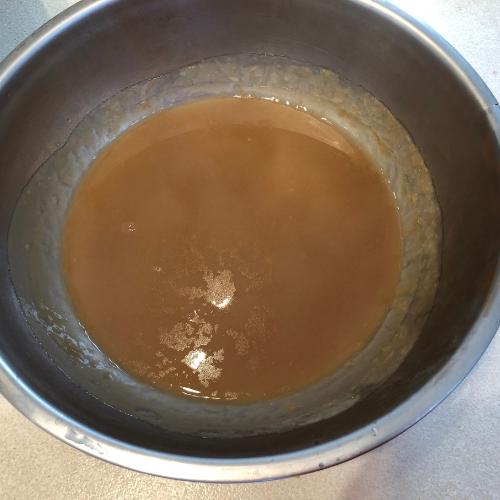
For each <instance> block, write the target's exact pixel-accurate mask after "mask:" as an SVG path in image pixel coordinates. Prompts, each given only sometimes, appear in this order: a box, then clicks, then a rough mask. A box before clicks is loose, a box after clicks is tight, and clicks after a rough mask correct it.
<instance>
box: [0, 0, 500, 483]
mask: <svg viewBox="0 0 500 500" xmlns="http://www.w3.org/2000/svg"><path fill="white" fill-rule="evenodd" d="M241 52H246V53H249V52H252V53H267V54H276V55H282V56H287V57H289V58H291V59H296V60H300V61H306V62H309V63H312V64H316V65H319V66H323V67H326V68H330V69H333V70H334V71H336V72H338V73H340V74H341V75H342V76H344V77H345V78H347V79H349V80H351V81H352V82H354V83H356V84H359V85H362V86H363V87H364V88H366V89H367V90H369V91H370V92H371V93H373V94H374V95H375V96H376V97H377V98H379V99H380V100H381V101H382V102H383V103H384V104H385V105H386V106H387V107H388V108H389V109H390V111H391V112H392V113H393V114H394V115H395V116H396V117H397V118H398V119H399V120H400V121H401V122H402V123H403V124H404V125H405V126H406V128H407V129H408V130H409V131H410V133H411V134H412V136H413V138H414V140H415V142H416V144H417V145H418V147H419V148H420V151H421V152H422V154H423V156H424V158H425V161H426V164H427V166H428V168H429V170H430V171H431V173H432V176H433V180H434V184H435V188H436V192H437V196H438V199H439V203H440V205H441V209H442V213H443V230H444V236H443V255H442V269H441V281H440V285H439V289H438V292H437V296H436V300H435V303H434V307H433V310H432V313H431V316H430V318H429V321H428V323H427V324H426V326H425V328H424V330H423V332H422V334H421V336H420V337H419V339H418V341H417V343H416V344H415V346H414V347H413V349H412V350H411V352H410V354H409V355H408V356H407V358H406V359H405V361H404V362H403V364H402V365H401V366H400V367H399V368H398V370H397V371H396V372H395V373H394V374H393V375H392V376H391V377H390V378H389V379H388V380H387V381H386V382H385V383H383V384H382V385H381V386H380V387H377V388H375V389H374V391H373V392H372V393H371V394H370V395H369V396H367V397H366V398H364V399H363V400H361V401H359V402H358V403H356V404H355V405H354V406H352V407H351V408H350V409H348V410H347V411H345V412H343V413H341V414H339V415H337V416H335V417H332V418H329V419H326V420H323V421H321V422H319V423H315V424H312V425H309V426H306V427H303V428H301V429H297V430H294V431H289V432H284V433H277V434H272V435H267V436H255V437H247V438H232V439H221V438H205V439H204V438H201V437H194V436H187V435H182V434H176V433H173V432H170V431H168V430H165V429H162V428H160V427H156V426H153V425H151V424H148V423H146V422H145V421H142V420H140V419H138V418H135V417H132V416H129V415H126V414H124V413H122V412H120V411H118V410H115V409H114V408H112V407H110V406H107V405H105V404H104V403H103V402H101V401H99V400H98V399H96V398H94V397H93V396H91V395H90V394H88V393H86V392H85V391H84V390H83V389H81V388H80V387H79V386H78V385H76V384H75V383H74V382H73V381H72V380H71V379H70V378H69V377H68V376H67V375H65V374H64V372H62V371H61V370H60V369H59V368H58V366H57V365H56V364H55V363H54V362H53V361H52V360H51V359H50V358H49V356H48V355H47V354H46V352H45V351H44V350H43V348H42V347H41V345H40V344H39V342H38V341H37V339H36V338H35V336H34V335H33V334H32V332H31V330H30V329H29V327H28V325H27V323H26V320H25V318H24V316H23V314H22V311H21V309H20V306H19V303H18V301H17V298H16V295H15V291H14V288H13V286H12V283H11V280H10V277H9V269H8V262H7V233H8V227H9V221H10V219H11V216H12V212H13V209H14V206H15V203H16V201H17V199H18V198H19V195H20V192H21V190H22V189H23V187H24V186H25V185H26V183H27V182H28V180H29V179H30V177H31V175H32V174H33V172H34V171H35V170H36V169H37V168H38V167H39V166H40V165H41V164H42V163H43V162H44V161H45V160H46V159H47V158H48V157H49V156H50V155H51V154H52V153H53V152H54V151H56V150H57V149H58V148H59V147H60V146H61V145H62V144H64V142H65V141H66V140H67V138H68V136H69V134H70V133H71V131H72V129H73V128H74V126H75V124H77V123H78V122H79V121H80V120H81V119H82V118H83V116H84V115H85V114H86V113H87V112H89V111H90V110H91V109H92V108H94V107H95V106H96V105H97V104H99V103H100V102H102V101H103V100H105V99H106V98H108V97H110V96H111V95H113V94H115V93H116V92H118V91H119V90H121V89H123V88H125V87H127V86H129V85H132V84H134V83H137V82H139V81H142V80H145V79H147V78H152V77H155V76H159V75H162V74H164V73H167V72H169V71H172V70H174V69H177V68H179V67H181V66H185V65H188V64H191V63H194V62H197V61H200V60H202V59H204V58H207V57H211V56H217V55H222V54H227V53H241ZM499 141H500V109H499V107H498V104H497V101H496V100H495V98H494V97H493V95H492V94H491V92H489V90H488V89H487V87H486V86H485V84H484V83H483V82H482V80H481V79H480V78H479V77H478V75H477V74H476V73H475V72H474V71H473V70H472V68H471V67H470V66H469V65H468V64H467V63H466V61H465V60H464V59H463V58H462V57H461V56H460V55H459V54H458V53H457V52H456V51H455V50H454V49H453V48H452V47H451V46H449V45H448V44H447V43H446V42H445V41H444V40H443V39H442V38H441V37H439V35H437V34H436V33H434V32H433V31H432V30H430V29H429V28H428V27H426V26H425V25H423V24H421V23H419V22H418V21H415V20H414V19H412V18H410V17H408V16H407V15H406V14H405V13H404V12H402V11H400V10H398V9H397V8H395V7H393V6H392V5H390V4H387V3H385V2H383V1H377V2H374V1H373V0H239V1H238V2H234V1H233V0H187V1H185V2H181V3H179V2H174V1H172V0H147V1H145V0H84V1H82V2H80V3H79V4H77V5H76V6H74V7H72V8H70V9H68V10H67V11H65V12H64V13H63V14H61V15H60V16H58V17H56V18H55V19H53V20H52V21H50V22H49V23H48V24H46V25H45V26H44V27H43V28H41V29H40V30H39V31H37V32H36V33H35V34H34V35H32V36H31V37H29V38H28V39H27V40H26V41H25V42H24V43H23V44H21V45H20V46H19V47H18V48H17V49H16V50H15V51H14V52H13V53H12V54H11V55H10V56H9V57H7V59H6V60H5V61H4V62H3V63H2V64H0V297H1V301H0V390H1V392H2V393H3V394H4V396H5V397H6V398H7V399H8V400H9V401H10V402H11V403H12V404H13V405H14V406H16V407H17V408H18V409H19V410H20V411H21V412H22V413H23V414H24V415H26V416H27V417H28V418H29V419H31V420H32V421H33V422H34V423H36V424H37V425H39V426H40V427H42V428H43V429H45V430H46V431H48V432H50V433H51V434H53V435H54V436H56V437H58V438H59V439H61V440H63V441H65V442H66V443H68V444H70V445H72V446H74V447H75V448H78V449H80V450H82V451H85V452H87V453H89V454H91V455H94V456H96V457H98V458H102V459H104V460H107V461H109V462H112V463H115V464H118V465H122V466H125V467H129V468H131V469H135V470H138V471H142V472H147V473H151V474H156V475H160V476H166V477H172V478H179V479H189V480H197V481H252V480H262V479H269V478H277V477H285V476H291V475H296V474H302V473H305V472H310V471H314V470H317V469H320V468H323V467H328V466H331V465H334V464H337V463H340V462H343V461H345V460H348V459H350V458H353V457H355V456H357V455H360V454H362V453H365V452H366V451H368V450H370V449H373V448H375V447H377V446H379V445H381V444H382V443H384V442H386V441H387V440H389V439H391V438H392V437H394V436H396V435H397V434H399V433H400V432H403V431H404V430H405V429H407V428H408V427H410V426H411V425H413V424H414V423H415V422H416V421H418V420H419V419H420V418H422V417H423V416H424V415H425V414H426V413H427V412H429V411H430V410H431V409H432V408H433V407H434V406H436V405H437V404H438V403H439V402H440V401H442V400H443V399H444V398H445V397H446V396H447V395H448V394H449V393H450V392H451V391H452V390H453V389H454V387H456V385H457V384H458V383H459V382H460V381H461V380H462V379H463V378H464V377H465V375H466V374H467V373H468V371H469V370H470V369H471V368H472V367H473V366H474V364H475V363H476V362H477V360H478V359H479V357H480V356H481V354H482V353H483V351H484V350H485V349H486V347H487V345H488V343H489V342H490V341H491V339H492V337H493V335H494V334H495V331H496V329H497V327H498V326H499V324H500V307H499V306H500V296H499V283H500V277H499V273H498V270H497V268H498V266H497V264H498V260H499V256H500V231H499V230H498V228H499V227H500V147H499Z"/></svg>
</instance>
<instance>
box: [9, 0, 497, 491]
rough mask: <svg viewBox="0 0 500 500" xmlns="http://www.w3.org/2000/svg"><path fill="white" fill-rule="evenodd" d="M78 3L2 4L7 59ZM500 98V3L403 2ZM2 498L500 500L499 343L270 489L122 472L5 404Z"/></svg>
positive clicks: (21, 0)
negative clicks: (334, 460)
mask: <svg viewBox="0 0 500 500" xmlns="http://www.w3.org/2000/svg"><path fill="white" fill-rule="evenodd" d="M74 3H76V2H75V1H74V0H0V59H2V58H3V57H5V56H6V55H7V54H8V53H9V52H10V51H11V50H12V49H13V48H14V47H15V46H16V45H17V44H18V43H19V42H21V41H22V40H23V39H24V38H25V37H26V36H27V35H29V34H30V33H31V32H32V31H33V30H35V29H36V28H37V27H39V26H40V25H42V24H43V23H44V22H46V21H47V20H48V19H50V18H51V17H52V16H54V15H56V14H57V13H58V12H60V11H61V10H63V9H64V8H66V7H67V6H69V5H71V4H74ZM394 3H396V4H398V5H400V6H402V7H403V8H405V9H406V10H408V11H409V12H410V13H411V14H413V15H415V16H416V17H419V18H420V19H422V20H424V21H425V22H426V23H427V24H429V25H430V26H432V27H433V28H434V29H436V30H437V31H438V32H439V33H440V34H441V35H443V36H444V37H445V38H446V39H447V40H448V41H449V42H451V43H452V44H453V45H454V46H455V48H457V49H458V50H459V51H460V52H461V53H462V54H463V55H464V56H465V57H466V59H468V61H469V62H470V63H471V64H472V66H473V67H474V68H475V69H476V71H477V72H478V73H479V74H480V75H481V77H482V78H483V79H484V80H485V81H486V83H487V84H488V85H489V86H490V88H491V90H492V91H493V93H494V94H495V95H496V96H500V0H396V1H395V2H394ZM0 423H1V426H2V432H1V433H0V499H16V500H23V499H29V500H34V499H50V500H58V499H134V500H135V499H153V500H156V499H187V498H193V499H197V500H202V499H212V498H213V499H221V500H225V499H242V500H246V499H248V500H260V499H262V500H263V499H272V500H280V499H287V500H290V499H314V500H327V499H328V500H336V499H342V500H344V499H345V500H353V499H354V500H356V499H370V500H372V499H380V500H386V499H390V498H397V499H399V498H401V499H405V500H411V499H418V500H422V499H442V498H450V499H451V498H453V499H467V500H471V499H476V498H477V499H481V500H483V499H500V335H498V334H497V336H496V337H495V339H494V340H493V342H492V343H491V345H490V347H489V348H488V350H487V351H486V353H485V354H484V355H483V357H482V358H481V360H480V361H479V363H478V364H477V365H476V367H475V368H474V369H473V370H472V372H471V373H470V374H469V376H468V377H467V378H466V379H465V381H464V382H462V384H461V385H460V386H459V387H458V389H457V390H455V391H454V392H453V393H452V394H451V395H450V396H449V397H448V398H447V399H446V400H445V401H444V402H443V403H442V404H441V405H439V406H438V407H437V408H436V409H435V410H434V411H433V412H431V413H430V414H429V415H428V416H427V417H425V418H424V419H423V420H422V421H420V422H419V423H417V424H416V425H414V426H413V427H412V428H411V429H409V430H408V431H406V432H405V433H404V434H402V435H400V436H398V437H397V438H395V439H393V440H392V441H390V442H389V443H387V444H385V445H383V446H381V447H380V448H378V449H376V450H374V451H372V452H370V453H367V454H366V455H364V456H362V457H358V458H356V459H354V460H351V461H350V462H347V463H344V464H341V465H338V466H336V467H333V468H331V469H327V470H322V471H320V472H316V473H313V474H309V475H306V476H300V477H297V478H292V479H286V480H281V481H273V482H268V483H256V484H240V485H214V484H198V483H187V482H180V481H173V480H168V479H162V478H157V477H151V476H147V475H144V474H139V473H137V472H132V471H128V470H124V469H121V468H119V467H116V466H114V465H110V464H107V463H105V462H102V461H100V460H97V459H95V458H92V457H89V456H87V455H84V454H83V453H81V452H79V451H77V450H74V449H73V448H70V447H69V446H67V445H65V444H63V443H61V442H59V441H57V440H56V439H55V438H53V437H51V436H49V435H48V434H46V433H45V432H43V431H42V430H40V429H38V428H37V427H35V425H33V424H32V423H31V422H29V421H28V420H27V419H26V418H25V417H23V416H22V415H21V414H20V413H18V412H17V411H16V410H15V409H14V408H13V407H12V406H11V405H10V404H9V403H7V402H6V401H5V400H4V399H3V398H2V397H1V396H0Z"/></svg>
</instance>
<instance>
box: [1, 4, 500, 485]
mask: <svg viewBox="0 0 500 500" xmlns="http://www.w3.org/2000/svg"><path fill="white" fill-rule="evenodd" d="M114 1H116V0H83V1H81V2H79V3H77V4H75V5H73V6H72V7H70V8H68V9H66V10H65V11H63V12H62V13H61V14H59V15H58V16H56V17H54V18H53V19H51V20H50V21H48V22H47V23H46V24H45V25H44V26H42V27H41V28H40V29H38V30H37V31H36V32H35V33H33V34H32V35H30V36H29V37H28V38H27V39H26V40H25V41H24V42H22V43H21V44H20V45H19V46H18V47H17V48H16V49H14V51H13V52H11V53H10V54H9V55H8V56H7V57H6V58H5V59H4V60H3V61H2V62H0V90H1V87H2V86H3V85H5V84H6V83H7V82H8V81H9V80H10V79H11V78H12V77H13V76H14V75H15V73H16V72H17V71H18V70H19V69H20V68H21V67H22V66H23V65H24V64H25V62H26V61H28V60H29V59H30V58H32V57H33V56H34V55H35V54H36V52H38V51H39V50H40V49H41V48H42V47H43V46H44V45H45V44H46V43H48V42H49V41H50V40H51V39H52V38H53V37H54V36H56V35H57V33H59V32H61V31H64V30H66V29H68V28H69V27H70V26H71V25H72V24H74V23H76V22H78V20H80V19H81V18H83V17H85V16H87V15H90V14H91V13H92V12H95V11H96V10H98V9H100V8H101V7H104V6H105V5H106V4H109V3H112V2H114ZM347 1H349V2H352V3H356V4H358V5H360V6H364V7H367V8H369V9H371V10H374V11H376V12H377V13H378V14H379V15H381V16H382V17H384V18H386V19H387V20H390V21H391V22H392V23H394V24H396V25H398V26H399V27H400V28H402V29H404V30H406V31H408V32H410V33H411V34H412V35H413V36H414V37H415V38H416V39H418V40H419V42H420V43H422V44H423V45H425V46H426V47H427V48H428V49H429V50H430V51H432V52H433V53H434V54H435V55H436V56H437V57H438V58H439V59H440V60H441V62H442V63H443V64H444V65H446V66H447V67H448V69H449V70H450V71H451V72H452V73H454V74H455V76H456V77H457V79H459V80H460V81H461V82H462V84H463V85H464V86H465V87H466V88H467V89H468V90H469V92H470V93H471V95H472V96H473V98H474V99H475V100H476V102H477V104H478V106H480V107H481V109H482V110H483V112H484V113H485V115H486V120H487V121H488V122H489V125H490V128H491V130H493V132H494V134H495V135H496V137H497V145H498V148H499V150H500V107H499V106H498V102H497V100H496V99H495V97H494V96H493V94H492V93H491V91H490V90H489V89H488V87H487V86H486V84H485V83H484V82H483V80H482V79H481V78H480V77H479V75H478V74H477V73H476V72H475V71H474V69H473V68H472V67H471V66H470V65H469V63H468V62H467V61H466V60H465V59H464V58H463V57H462V56H461V55H460V54H459V53H458V52H457V51H456V50H455V49H454V48H453V47H452V46H451V45H450V44H449V43H448V42H447V41H446V40H445V39H444V38H443V37H442V36H441V35H439V34H438V33H437V32H435V31H434V30H433V29H431V28H430V27H429V26H427V25H426V24H425V23H423V22H422V21H420V20H418V19H416V18H414V17H411V16H410V15H409V14H407V13H406V12H405V11H403V10H402V9H401V8H399V7H397V6H395V5H393V4H391V3H389V2H387V1H385V0H347ZM498 263H500V259H498V262H497V264H498ZM499 325H500V266H499V265H497V271H496V274H495V277H494V280H493V282H492V285H491V288H490V292H489V295H488V297H487V299H486V301H485V303H484V305H483V308H482V311H481V314H480V316H479V317H478V319H477V320H476V322H475V323H474V325H473V326H472V328H471V329H470V331H469V333H468V335H467V337H466V338H465V339H464V341H463V343H462V344H461V346H460V347H459V348H458V349H457V351H456V352H455V353H454V354H453V355H452V356H451V358H450V359H449V360H448V361H447V363H446V364H445V365H444V366H443V367H442V368H441V369H440V371H439V372H438V373H437V374H436V375H435V376H434V377H433V378H432V379H431V380H429V381H428V382H427V383H426V384H425V385H424V386H422V387H421V388H420V389H419V390H418V391H417V392H416V393H414V394H413V395H412V396H411V397H410V398H408V399H407V400H406V401H404V402H403V403H402V404H400V405H399V406H398V407H396V408H395V409H393V410H392V411H390V412H389V413H387V414H385V415H384V416H383V417H382V418H380V419H378V420H377V421H374V422H371V423H370V424H369V425H366V426H364V427H362V428H360V429H358V430H356V431H354V432H352V433H350V434H347V435H345V436H343V437H341V438H339V439H336V440H334V441H331V442H327V443H324V444H321V445H317V446H312V447H310V448H307V449H304V450H300V451H296V452H292V453H285V454H281V455H273V456H268V457H257V458H241V459H214V458H209V459H206V458H196V457H190V458H188V457H185V456H180V455H174V454H166V453H159V452H155V451H152V450H149V449H146V448H142V447H138V446H132V445H130V444H127V443H124V442H122V441H119V440H116V439H112V438H110V437H108V436H106V435H104V434H102V433H99V432H97V431H95V430H94V429H92V428H91V427H88V426H85V425H82V424H81V423H79V422H78V421H75V420H74V419H71V418H70V417H68V416H67V415H65V414H64V413H62V412H61V411H59V410H58V409H57V408H56V407H54V406H52V405H50V404H49V403H47V402H46V401H44V400H43V399H41V398H40V397H39V396H38V395H37V394H36V393H35V392H34V391H33V390H32V389H31V388H30V387H29V386H28V385H27V384H25V383H24V381H23V380H22V379H21V378H20V377H18V376H17V375H16V373H15V371H14V370H13V369H12V368H11V367H10V366H9V365H8V364H7V361H6V360H5V359H4V358H3V357H2V354H1V353H0V392H1V393H2V395H3V396H4V397H5V398H6V399H7V400H8V401H9V402H10V403H11V404H12V405H13V406H14V407H16V408H17V409H18V410H19V411H20V412H21V413H22V414H24V416H26V417H27V418H28V419H30V420H31V421H32V422H33V423H35V424H36V425H37V426H38V427H40V428H41V429H43V430H45V431H47V432H48V433H50V434H52V435H53V436H55V437H57V438H58V439H60V440H61V441H63V442H65V443H67V444H69V445H71V446H73V447H74V448H76V449H79V450H81V451H83V452H85V453H87V454H89V455H92V456H94V457H96V458H100V459H102V460H105V461H107V462H110V463H113V464H115V465H119V466H122V467H125V468H128V469H132V470H135V471H138V472H144V473H148V474H153V475H157V476H162V477H169V478H173V479H182V480H190V481H204V482H249V481H262V480H268V479H277V478H284V477H290V476H295V475H298V474H305V473H308V472H313V471H316V470H319V469H322V468H326V467H330V466H332V465H336V464H339V463H342V462H345V461H347V460H350V459H352V458H354V457H357V456H359V455H362V454H364V453H366V452H368V451H370V450H372V449H374V448H376V447H378V446H380V445H382V444H384V443H385V442H387V441H389V440H390V439H392V438H394V437H395V436H397V435H398V434H400V433H402V432H404V431H405V430H407V429H408V428H409V427H411V426H412V425H414V424H415V423H416V422H418V421H419V420H420V419H421V418H423V417H424V416H425V415H427V413H429V412H430V411H431V410H432V409H434V408H435V407H436V406H437V405H438V404H439V403H440V402H442V401H443V400H444V399H445V398H446V397H447V396H448V395H449V394H450V393H451V392H452V391H453V390H454V389H455V387H457V386H458V384H459V383H460V382H461V381H462V380H463V379H464V378H465V377H466V375H467V374H468V373H469V371H470V370H471V369H472V368H473V367H474V365H475V364H476V363H477V361H478V360H479V358H480V357H481V355H482V354H483V352H484V351H485V350H486V348H487V347H488V345H489V343H490V342H491V340H492V339H493V337H494V335H495V333H496V330H497V328H498V326H499Z"/></svg>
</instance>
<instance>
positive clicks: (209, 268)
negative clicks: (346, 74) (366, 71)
mask: <svg viewBox="0 0 500 500" xmlns="http://www.w3.org/2000/svg"><path fill="white" fill-rule="evenodd" d="M399 266H400V235H399V225H398V217H397V212H396V207H395V205H394V202H393V199H392V196H391V194H390V192H389V190H388V188H387V186H386V184H385V182H384V180H383V179H382V177H381V175H380V174H379V173H378V171H377V170H376V169H375V167H374V166H373V165H372V163H371V161H370V160H369V159H368V158H367V157H366V156H365V155H364V154H363V153H362V152H361V151H360V150H359V149H358V148H357V147H356V146H355V145H354V143H353V142H352V141H351V140H349V139H347V138H346V137H344V136H343V135H342V134H340V133H339V132H338V131H337V130H336V129H334V128H333V127H332V126H330V125H329V124H326V123H323V122H321V121H320V120H317V119H315V118H313V117H311V116H310V115H308V114H307V113H305V112H303V111H298V110H295V109H293V108H290V107H288V106H285V105H281V104H276V103H271V102H266V101H264V100H257V99H236V98H227V99H211V100H206V101H198V102H195V103H189V104H183V105H180V106H178V107H175V108H172V109H170V110H168V111H165V112H162V113H160V114H158V115H155V116H153V117H152V118H149V119H147V120H145V121H144V122H141V123H140V124H139V125H136V126H135V127H132V128H131V129H129V130H128V131H127V132H126V133H124V134H123V135H122V136H120V137H119V138H118V139H116V140H115V141H113V143H112V144H111V145H110V146H108V148H107V149H106V150H104V151H103V152H102V153H101V155H100V156H99V157H98V158H97V160H96V162H95V165H94V166H93V167H92V168H91V169H90V171H89V173H88V174H87V175H86V177H85V178H84V179H83V181H82V182H81V184H80V186H79V188H78V190H77V192H76V193H75V197H74V201H73V203H72V206H71V207H70V211H69V214H68V217H67V220H66V224H65V230H64V236H63V269H64V275H65V280H66V286H67V289H68V293H69V295H70V298H71V300H72V303H73V306H74V308H75V311H76V313H77V315H78V317H79V320H80V322H81V324H82V325H83V326H84V327H85V329H86V331H87V332H88V334H89V336H90V337H91V339H92V340H93V341H94V342H95V344H96V345H97V346H98V347H99V348H100V349H101V350H102V351H103V352H104V353H105V354H106V355H107V356H109V357H110V358H111V359H112V360H114V361H115V362H116V363H117V365H118V366H120V367H121V368H122V369H123V370H125V371H127V372H129V373H131V374H132V375H133V376H135V377H136V378H139V379H141V380H143V381H145V382H146V383H148V384H150V385H152V386H153V387H156V388H158V389H161V390H165V391H167V392H170V393H173V394H177V395H186V396H195V397H203V398H207V400H213V401H214V402H216V401H221V402H228V401H235V402H251V401H258V400H264V399H270V398H273V397H278V396H280V395H284V394H286V393H290V392H294V391H297V390H300V389H302V388H304V387H306V386H308V385H310V384H311V383H314V382H315V381H317V380H319V379H321V378H322V377H324V376H325V375H327V374H329V373H332V372H333V371H335V370H336V369H337V368H339V367H340V366H341V365H342V364H343V363H344V362H346V361H347V360H348V359H349V358H351V357H352V356H353V355H354V354H355V353H356V352H357V351H358V350H359V349H360V348H362V347H363V346H364V345H365V344H366V343H367V342H368V341H369V340H370V339H371V337H372V336H373V334H374V333H375V331H376V329H377V327H378V325H379V324H380V322H381V321H382V319H383V317H384V315H385V313H386V310H387V307H388V306H389V304H390V302H391V299H392V297H393V294H394V289H395V286H396V284H397V281H398V276H399Z"/></svg>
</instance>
